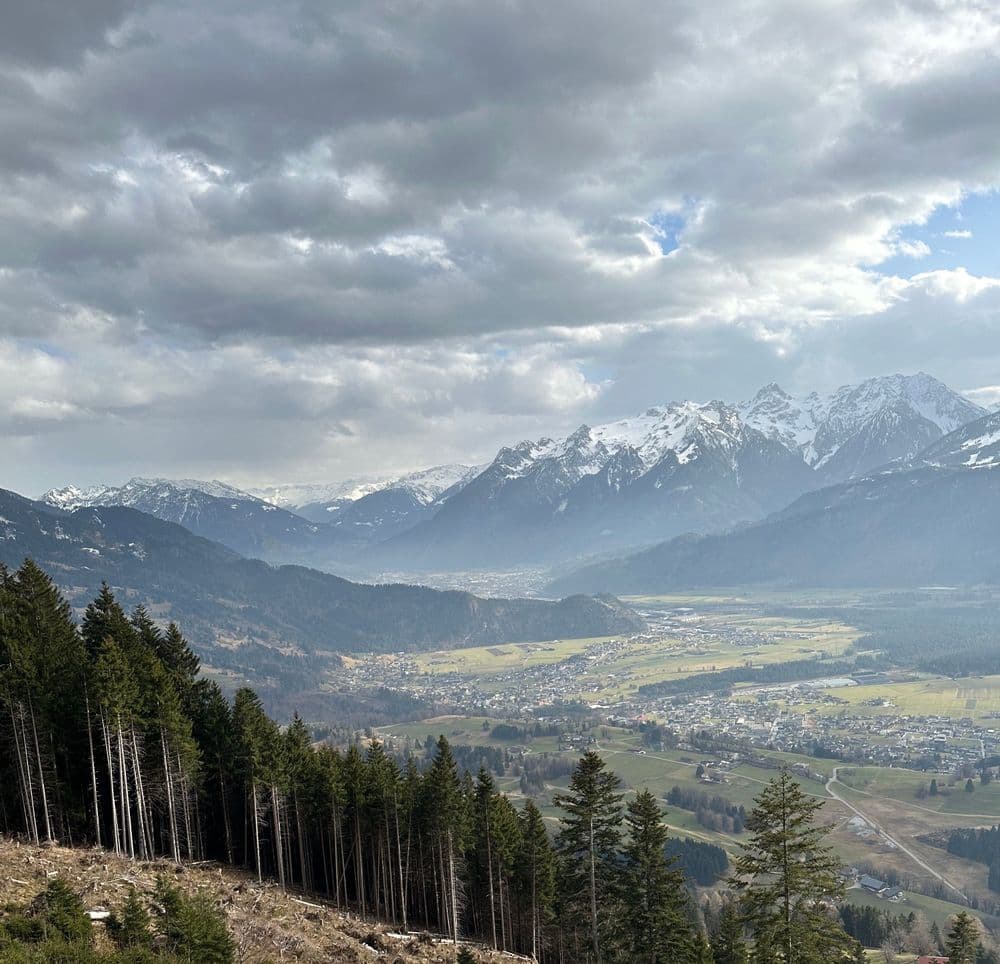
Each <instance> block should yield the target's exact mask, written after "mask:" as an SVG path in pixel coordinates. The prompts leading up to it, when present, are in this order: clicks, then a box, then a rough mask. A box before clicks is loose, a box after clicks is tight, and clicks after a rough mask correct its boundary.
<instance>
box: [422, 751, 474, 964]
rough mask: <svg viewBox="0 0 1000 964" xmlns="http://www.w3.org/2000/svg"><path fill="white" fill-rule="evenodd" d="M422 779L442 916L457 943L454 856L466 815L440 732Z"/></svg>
mask: <svg viewBox="0 0 1000 964" xmlns="http://www.w3.org/2000/svg"><path fill="white" fill-rule="evenodd" d="M424 780H425V783H426V785H427V788H428V793H429V796H428V799H427V801H426V802H427V811H426V812H427V813H428V815H429V817H430V830H431V844H432V847H433V848H436V851H437V857H438V872H439V877H440V881H441V885H440V886H441V891H440V896H441V906H442V913H441V919H442V920H443V921H445V922H446V925H447V927H446V930H447V931H448V932H450V933H451V935H452V939H453V941H454V942H455V944H456V945H457V943H458V934H459V929H460V928H459V919H458V912H459V905H460V903H461V895H460V893H459V874H458V865H457V860H458V854H459V853H460V852H461V850H462V848H463V842H464V839H465V834H466V828H467V816H468V815H467V811H466V807H465V800H464V799H463V796H462V787H461V782H460V781H459V778H458V766H457V764H456V763H455V757H454V754H453V753H452V752H451V746H450V745H449V744H448V741H447V740H446V739H445V737H444V736H443V735H442V736H441V737H439V738H438V741H437V744H436V753H435V756H434V761H433V763H432V764H431V767H430V769H429V770H428V771H427V773H426V775H425V777H424Z"/></svg>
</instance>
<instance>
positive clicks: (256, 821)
mask: <svg viewBox="0 0 1000 964" xmlns="http://www.w3.org/2000/svg"><path fill="white" fill-rule="evenodd" d="M251 786H252V787H253V847H254V855H255V862H256V864H257V882H258V883H261V882H262V881H263V879H264V875H263V873H262V872H261V869H260V812H259V810H258V803H257V781H256V780H253V781H251Z"/></svg>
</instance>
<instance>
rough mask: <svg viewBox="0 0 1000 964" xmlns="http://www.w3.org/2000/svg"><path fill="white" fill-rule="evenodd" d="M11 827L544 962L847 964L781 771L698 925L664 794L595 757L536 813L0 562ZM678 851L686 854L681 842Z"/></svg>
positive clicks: (813, 834)
mask: <svg viewBox="0 0 1000 964" xmlns="http://www.w3.org/2000/svg"><path fill="white" fill-rule="evenodd" d="M0 694H2V714H3V716H2V734H3V739H2V743H0V822H2V829H3V831H4V832H6V833H7V834H15V835H19V836H20V837H22V838H26V839H28V840H31V841H33V842H35V843H42V842H45V841H57V842H60V843H64V844H68V845H94V844H96V845H99V846H102V847H104V848H106V849H108V850H110V851H114V852H116V853H118V854H122V855H125V856H129V857H133V858H136V859H140V860H141V859H150V858H153V857H167V858H168V859H171V860H173V861H176V862H178V863H183V862H184V861H189V860H202V859H214V860H218V861H221V862H223V863H229V864H233V865H240V866H243V867H247V868H250V869H251V870H252V871H253V872H254V873H256V874H257V876H258V877H259V878H261V879H263V878H268V879H271V880H275V881H277V882H278V883H279V884H280V886H281V887H283V888H286V887H287V888H297V889H301V890H302V891H305V892H309V893H312V894H316V895H319V896H322V897H323V898H325V899H326V900H328V901H329V902H331V903H332V904H334V905H336V906H338V907H341V908H349V909H351V910H352V911H354V912H356V913H359V914H362V915H366V916H369V917H372V918H375V919H380V920H382V921H385V922H389V923H392V924H393V925H395V926H397V927H399V928H403V929H424V928H426V929H431V930H434V931H437V932H440V933H442V934H445V935H448V936H450V937H452V938H455V939H456V940H457V939H459V938H461V939H467V940H475V941H479V942H481V943H482V944H484V945H486V946H488V947H493V948H498V949H506V950H511V951H516V952H518V953H521V954H524V955H530V956H531V957H533V958H534V959H536V960H538V961H541V962H560V964H575V962H604V964H611V962H648V964H664V962H672V964H685V962H691V964H700V962H703V961H711V960H716V961H718V962H720V964H721V962H726V964H730V962H746V961H748V960H749V959H750V955H751V954H752V955H753V960H755V961H758V962H760V964H764V962H765V961H767V962H770V961H775V962H778V961H780V962H784V964H811V962H813V961H824V962H829V961H836V960H844V961H847V960H856V959H858V958H857V955H858V953H859V951H860V948H859V945H858V944H857V942H856V941H855V940H854V939H853V938H851V937H848V935H847V934H846V932H845V931H844V928H843V926H842V921H841V917H840V915H839V914H838V912H837V909H836V904H837V901H838V899H839V898H840V897H841V896H842V893H841V890H840V888H841V883H840V880H839V877H838V874H837V873H836V870H837V864H836V861H835V859H834V857H833V855H832V853H831V852H830V850H829V848H828V847H827V846H826V845H825V844H824V842H823V838H824V834H825V828H824V827H823V826H821V824H820V823H818V822H817V821H816V820H815V819H814V817H815V816H816V811H817V809H818V807H819V806H820V804H819V803H818V802H817V801H815V800H814V799H813V798H812V797H808V796H807V795H805V794H804V793H802V791H801V790H800V789H799V788H798V785H797V784H795V783H794V781H792V780H791V778H790V777H789V776H788V774H787V773H783V774H782V775H781V776H779V777H777V778H776V779H775V780H774V781H773V782H772V784H770V785H769V786H768V788H767V789H766V790H765V791H764V792H763V794H762V795H761V797H760V799H759V800H758V806H757V807H756V808H755V809H754V811H753V812H752V813H751V814H749V815H748V816H747V817H746V827H745V831H746V833H745V837H746V839H747V843H746V844H744V847H743V850H744V853H743V855H742V856H741V857H740V858H738V859H737V861H736V864H735V870H736V876H735V877H734V879H733V880H732V882H731V883H732V886H731V901H730V905H729V906H728V907H727V908H726V910H725V912H724V913H723V914H722V915H721V917H720V918H719V919H718V920H716V921H714V922H713V926H712V928H711V929H710V930H711V933H706V928H705V927H704V924H703V922H702V921H701V919H700V917H699V915H698V913H697V912H696V909H695V907H694V901H693V900H692V897H691V891H690V889H689V886H688V881H686V880H685V877H684V875H683V873H682V871H681V869H680V866H681V863H680V862H679V861H678V859H677V858H678V853H679V851H678V850H677V848H676V842H674V843H673V845H672V844H671V842H670V841H668V836H667V828H666V826H665V824H664V821H663V815H662V812H661V808H660V804H659V802H658V801H657V800H656V799H655V798H654V797H653V795H652V794H651V793H649V792H648V791H639V792H638V793H636V794H634V795H631V796H630V797H628V798H627V797H626V794H625V793H624V790H623V788H622V787H621V784H620V781H619V779H618V777H617V776H616V775H615V774H614V773H613V772H611V771H610V770H609V769H608V768H607V767H606V765H605V763H604V761H603V760H602V759H601V757H600V756H599V755H598V754H597V753H595V752H587V753H585V754H584V755H583V757H582V758H581V759H580V761H579V763H578V764H577V766H576V768H575V769H574V771H573V773H572V775H571V777H570V780H569V785H568V788H567V789H566V790H565V792H562V793H560V794H558V795H557V796H556V797H555V798H554V801H553V802H554V804H555V805H556V807H557V808H558V818H557V820H556V819H553V820H551V821H550V822H548V823H547V821H546V819H545V818H543V815H542V813H541V812H540V810H539V809H538V807H536V806H535V804H534V803H533V802H532V801H531V800H530V799H528V800H526V802H525V803H524V805H523V806H522V807H520V808H518V807H515V805H514V804H513V803H512V802H511V800H510V799H509V798H508V797H507V796H505V795H504V794H502V793H500V792H499V791H498V790H497V787H496V785H495V783H494V778H493V776H492V775H491V773H490V772H489V771H488V770H487V769H486V768H485V767H484V768H482V769H480V770H479V772H478V773H477V774H470V773H469V772H468V771H464V772H460V768H459V766H458V764H457V762H456V759H455V756H454V754H453V753H452V750H451V748H450V746H449V745H448V742H447V740H446V739H445V738H444V737H443V736H442V737H441V738H440V739H439V740H438V742H437V745H436V747H435V749H434V752H433V754H432V756H431V758H430V760H429V761H428V762H427V763H426V765H424V766H423V767H422V768H421V767H419V766H418V764H417V762H416V761H415V760H414V759H408V760H406V761H403V762H402V763H401V762H398V761H397V760H396V759H394V758H393V757H392V756H390V755H389V754H387V753H386V752H385V750H384V749H383V747H382V746H381V745H380V744H379V743H378V742H377V741H372V742H369V743H367V744H366V745H363V746H361V745H353V746H351V747H350V748H349V749H347V750H346V751H343V752H342V751H339V750H337V749H334V748H331V747H329V746H325V745H320V746H316V745H314V743H313V741H312V738H311V735H310V733H309V731H308V729H307V727H306V726H305V724H304V723H303V721H302V720H301V719H299V718H298V717H295V718H294V719H293V720H292V721H291V723H290V724H288V725H287V726H279V725H278V724H277V723H276V722H275V721H274V720H272V719H270V718H269V717H268V716H267V714H266V713H265V712H264V709H263V708H262V705H261V702H260V700H259V699H258V697H257V696H256V695H255V694H254V692H253V691H252V690H250V689H248V688H244V689H240V690H239V691H238V692H236V693H235V695H234V697H233V699H232V700H231V701H230V700H228V699H227V698H226V696H225V695H224V694H223V692H222V691H221V690H220V688H219V687H218V686H217V685H216V684H215V683H214V682H212V681H210V680H208V679H206V678H205V677H203V676H202V675H200V672H199V661H198V658H197V656H196V655H195V654H194V653H193V651H192V649H191V647H190V646H189V645H188V643H187V641H186V640H185V638H184V636H183V635H182V632H181V630H180V629H179V628H178V627H177V626H175V625H173V624H171V625H169V626H168V627H167V628H166V629H161V628H159V627H158V626H157V625H156V623H155V622H154V621H153V619H152V618H151V617H150V615H149V614H148V613H147V612H146V611H145V610H144V609H143V608H142V607H141V606H140V607H138V608H136V609H134V610H133V611H131V612H127V611H126V609H125V608H124V607H123V606H122V605H121V604H120V603H119V601H118V600H116V599H115V597H114V595H113V594H112V592H111V591H110V589H108V587H106V586H105V587H104V588H103V589H102V591H101V592H100V594H99V595H98V597H97V598H96V599H95V600H94V601H93V602H92V603H91V604H90V605H89V606H88V607H87V609H86V612H85V613H84V615H83V617H82V619H81V620H80V623H79V626H77V625H76V624H75V622H74V619H73V614H72V611H71V609H70V607H69V605H68V604H67V603H66V601H65V600H64V599H63V598H62V597H61V595H60V593H59V591H58V589H57V588H56V587H55V585H54V584H53V582H52V580H51V579H50V578H49V576H48V575H47V574H46V573H45V572H43V571H42V570H41V569H40V568H39V567H37V566H36V565H34V564H33V563H32V562H30V561H28V562H25V563H24V565H23V566H22V567H21V568H20V569H19V570H17V571H16V572H13V571H8V570H0ZM682 849H683V848H682Z"/></svg>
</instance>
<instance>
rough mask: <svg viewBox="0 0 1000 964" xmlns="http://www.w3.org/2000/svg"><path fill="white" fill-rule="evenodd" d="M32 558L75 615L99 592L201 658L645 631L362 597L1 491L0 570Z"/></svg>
mask: <svg viewBox="0 0 1000 964" xmlns="http://www.w3.org/2000/svg"><path fill="white" fill-rule="evenodd" d="M26 557H31V558H33V559H35V560H37V561H38V562H39V564H40V565H42V566H44V567H45V568H46V569H47V570H48V571H49V572H51V573H52V574H53V577H54V579H55V580H56V582H57V583H58V584H59V586H60V587H61V588H63V590H64V591H65V592H66V594H67V596H68V598H69V599H70V601H71V602H72V604H73V605H74V606H78V607H81V608H82V606H84V605H86V601H87V600H88V599H89V598H91V597H93V596H94V595H95V594H96V593H97V592H98V591H99V590H100V587H101V583H102V582H107V583H108V584H110V585H112V586H114V587H115V590H116V592H118V593H119V594H120V595H122V596H123V598H127V599H128V600H129V604H130V605H135V604H136V603H140V602H141V603H142V604H143V605H145V606H146V607H147V609H149V610H150V611H151V612H155V613H156V614H158V615H160V616H168V617H169V618H172V619H175V620H177V621H179V622H182V623H183V624H184V627H185V631H186V632H187V633H188V634H189V636H190V638H191V639H192V641H193V642H195V643H196V644H197V645H198V646H200V647H207V646H211V645H213V644H215V643H217V642H219V641H223V642H228V643H240V642H247V641H256V642H258V643H264V644H267V645H269V646H272V647H274V648H284V649H288V648H290V649H292V650H294V651H298V652H303V653H307V654H308V653H313V652H315V651H317V650H320V651H325V652H352V651H357V650H368V651H372V650H375V651H381V652H384V651H388V650H396V649H402V648H404V647H405V648H409V649H419V648H421V647H426V646H433V647H434V648H443V647H447V646H452V645H469V644H481V643H495V642H517V641H528V640H542V639H554V638H559V637H574V636H576V637H586V636H600V635H605V634H611V633H620V632H628V631H630V630H634V629H636V628H639V627H641V626H642V621H641V620H640V619H639V618H638V616H636V614H635V613H633V612H632V611H631V610H629V609H627V608H626V607H624V606H622V605H621V604H619V603H618V602H617V601H616V600H613V599H610V598H600V599H595V598H590V597H584V596H575V597H571V598H568V599H564V600H562V601H561V602H555V603H553V602H548V601H544V600H526V599H482V598H480V597H477V596H473V595H472V594H471V593H466V592H455V591H452V592H440V591H436V590H432V589H425V588H423V587H420V586H405V585H382V586H369V585H361V584H359V583H353V582H349V581H347V580H346V579H340V578H338V577H337V576H332V575H330V574H328V573H324V572H318V571H317V570H314V569H306V568H304V567H302V566H281V567H277V568H274V567H272V566H269V565H267V564H266V563H263V562H260V561H259V560H255V559H245V558H244V557H242V556H240V555H238V554H237V553H235V552H233V551H232V550H231V549H227V548H225V547H224V546H222V545H219V544H218V543H215V542H211V541H209V540H207V539H203V538H200V537H199V536H195V535H193V534H192V533H190V532H189V531H188V530H187V529H184V528H182V527H181V526H179V525H176V524H174V523H170V522H163V521H161V520H159V519H156V518H154V517H153V516H150V515H146V514H145V513H142V512H139V511H136V510H134V509H129V508H123V507H116V506H112V507H106V508H100V509H90V508H88V509H78V510H77V511H75V512H72V513H61V512H59V510H56V509H53V508H52V507H50V506H44V505H41V504H40V503H37V502H32V501H30V500H28V499H24V498H22V497H21V496H19V495H16V494H15V493H13V492H7V491H4V490H0V563H2V564H6V565H8V566H18V565H20V564H21V562H22V561H23V560H24V559H25V558H26Z"/></svg>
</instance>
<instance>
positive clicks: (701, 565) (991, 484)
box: [550, 412, 1000, 593]
mask: <svg viewBox="0 0 1000 964" xmlns="http://www.w3.org/2000/svg"><path fill="white" fill-rule="evenodd" d="M998 582H1000V413H997V412H993V413H990V414H987V415H984V416H983V417H981V418H979V419H977V420H975V421H973V422H971V423H969V424H967V425H963V426H961V427H959V428H957V429H956V430H955V431H953V432H951V433H949V434H947V435H945V436H944V437H943V438H940V439H938V440H937V441H935V442H933V443H932V444H931V445H929V446H927V447H926V448H925V449H923V450H922V451H921V452H918V453H917V454H916V455H914V456H913V457H911V458H909V459H906V460H900V461H897V462H895V463H892V464H890V465H889V466H887V467H883V468H882V469H881V470H880V471H877V472H874V473H870V474H868V475H866V476H862V477H861V478H858V479H852V480H850V481H847V482H841V483H839V484H837V485H833V486H828V487H826V488H822V489H819V490H817V491H813V492H809V493H807V494H805V495H803V496H801V497H800V498H798V499H796V500H795V501H794V502H792V503H791V504H790V505H789V506H787V507H786V508H784V509H782V510H781V511H779V512H776V513H774V514H772V515H771V516H770V517H769V518H767V519H765V520H764V521H762V522H758V523H756V524H754V525H749V526H744V527H740V528H736V529H733V530H731V531H728V532H723V533H717V534H710V535H701V536H694V535H687V536H681V537H678V538H675V539H672V540H670V541H667V542H664V543H661V544H660V545H657V546H654V547H652V548H650V549H647V550H644V551H642V552H639V553H635V554H633V555H630V556H627V557H625V558H623V559H617V560H611V561H607V562H603V563H598V564H595V565H592V566H588V567H585V568H583V569H581V570H579V571H577V572H574V573H570V574H569V575H566V576H564V577H562V578H560V579H557V580H556V581H555V582H554V583H553V584H552V585H551V586H550V589H551V591H562V592H565V591H570V590H572V591H575V592H579V591H583V590H585V589H586V587H588V586H597V585H599V586H600V587H601V590H602V591H604V592H613V591H615V590H616V589H617V590H618V591H627V592H632V593H650V592H665V591H669V590H674V589H679V588H686V589H690V588H698V587H706V586H712V587H722V586H746V585H753V584H763V585H771V586H809V587H824V586H832V587H856V588H863V587H872V586H877V587H912V586H928V585H936V586H959V585H978V584H996V583H998Z"/></svg>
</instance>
